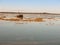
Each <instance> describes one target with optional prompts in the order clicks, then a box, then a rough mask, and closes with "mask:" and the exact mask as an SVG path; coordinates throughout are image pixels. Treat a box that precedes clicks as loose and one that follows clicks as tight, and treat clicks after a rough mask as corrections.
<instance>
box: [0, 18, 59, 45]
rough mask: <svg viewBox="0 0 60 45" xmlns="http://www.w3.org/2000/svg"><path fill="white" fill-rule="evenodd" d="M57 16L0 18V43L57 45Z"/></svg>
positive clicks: (12, 44) (6, 44) (3, 44)
mask: <svg viewBox="0 0 60 45" xmlns="http://www.w3.org/2000/svg"><path fill="white" fill-rule="evenodd" d="M59 27H60V19H59V18H25V19H23V20H21V19H20V18H0V44H1V45H21V44H22V45H59V44H60V28H59Z"/></svg>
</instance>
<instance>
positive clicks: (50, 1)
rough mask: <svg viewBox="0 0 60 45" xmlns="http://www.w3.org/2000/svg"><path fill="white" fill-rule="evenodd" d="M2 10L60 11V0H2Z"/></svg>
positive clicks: (0, 5) (0, 7)
mask: <svg viewBox="0 0 60 45" xmlns="http://www.w3.org/2000/svg"><path fill="white" fill-rule="evenodd" d="M0 11H23V12H24V11H25V12H56V13H60V0H0Z"/></svg>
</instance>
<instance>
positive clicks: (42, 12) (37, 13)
mask: <svg viewBox="0 0 60 45" xmlns="http://www.w3.org/2000/svg"><path fill="white" fill-rule="evenodd" d="M0 13H1V14H51V15H60V14H58V13H48V12H42V13H39V12H0Z"/></svg>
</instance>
